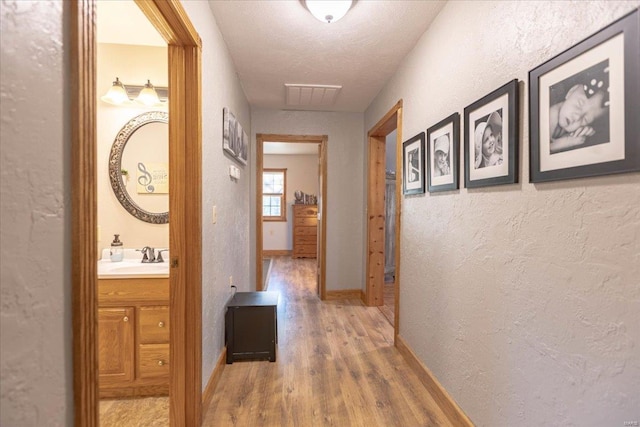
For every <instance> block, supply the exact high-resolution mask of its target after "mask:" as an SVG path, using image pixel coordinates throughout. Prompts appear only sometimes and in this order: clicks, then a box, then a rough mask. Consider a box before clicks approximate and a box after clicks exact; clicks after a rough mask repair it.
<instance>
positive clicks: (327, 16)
mask: <svg viewBox="0 0 640 427" xmlns="http://www.w3.org/2000/svg"><path fill="white" fill-rule="evenodd" d="M352 3H353V1H352V0H305V4H306V5H307V9H309V12H311V14H312V15H313V16H314V17H316V18H317V19H318V20H320V21H322V22H326V23H327V24H331V23H332V22H337V21H338V20H339V19H340V18H342V17H343V16H344V15H346V14H347V12H348V11H349V9H350V8H351V4H352Z"/></svg>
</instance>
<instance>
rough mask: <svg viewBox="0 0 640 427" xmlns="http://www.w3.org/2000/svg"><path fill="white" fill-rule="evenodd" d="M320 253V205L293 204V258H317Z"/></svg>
mask: <svg viewBox="0 0 640 427" xmlns="http://www.w3.org/2000/svg"><path fill="white" fill-rule="evenodd" d="M317 254H318V205H293V251H292V253H291V257H292V258H316V257H317Z"/></svg>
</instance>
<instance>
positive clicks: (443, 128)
mask: <svg viewBox="0 0 640 427" xmlns="http://www.w3.org/2000/svg"><path fill="white" fill-rule="evenodd" d="M459 132H460V114H458V113H455V114H452V115H450V116H449V117H447V118H446V119H444V120H442V121H441V122H440V123H438V124H436V125H433V126H432V127H430V128H429V129H427V189H428V190H429V192H430V193H434V192H437V191H449V190H457V189H458V147H459V145H460V135H459Z"/></svg>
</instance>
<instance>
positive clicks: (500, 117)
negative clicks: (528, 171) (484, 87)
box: [464, 80, 519, 188]
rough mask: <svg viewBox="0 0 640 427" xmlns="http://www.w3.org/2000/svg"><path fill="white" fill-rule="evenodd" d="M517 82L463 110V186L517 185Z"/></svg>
mask: <svg viewBox="0 0 640 427" xmlns="http://www.w3.org/2000/svg"><path fill="white" fill-rule="evenodd" d="M518 119H519V117H518V80H512V81H510V82H509V83H507V84H505V85H504V86H502V87H500V88H498V89H496V90H495V91H493V92H491V93H490V94H488V95H486V96H484V97H482V98H481V99H479V100H478V101H476V102H474V103H473V104H471V105H469V106H468V107H466V108H465V109H464V129H465V134H464V156H465V169H464V172H465V174H464V175H465V186H466V187H467V188H475V187H485V186H490V185H499V184H513V183H516V182H518V147H519V133H518V122H519V120H518Z"/></svg>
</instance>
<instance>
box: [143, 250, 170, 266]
mask: <svg viewBox="0 0 640 427" xmlns="http://www.w3.org/2000/svg"><path fill="white" fill-rule="evenodd" d="M138 250H139V251H140V252H142V262H143V263H145V264H148V263H156V262H164V259H163V258H162V252H167V251H168V250H169V249H158V256H157V257H156V250H155V249H154V248H152V247H151V246H145V247H144V248H142V249H138Z"/></svg>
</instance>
